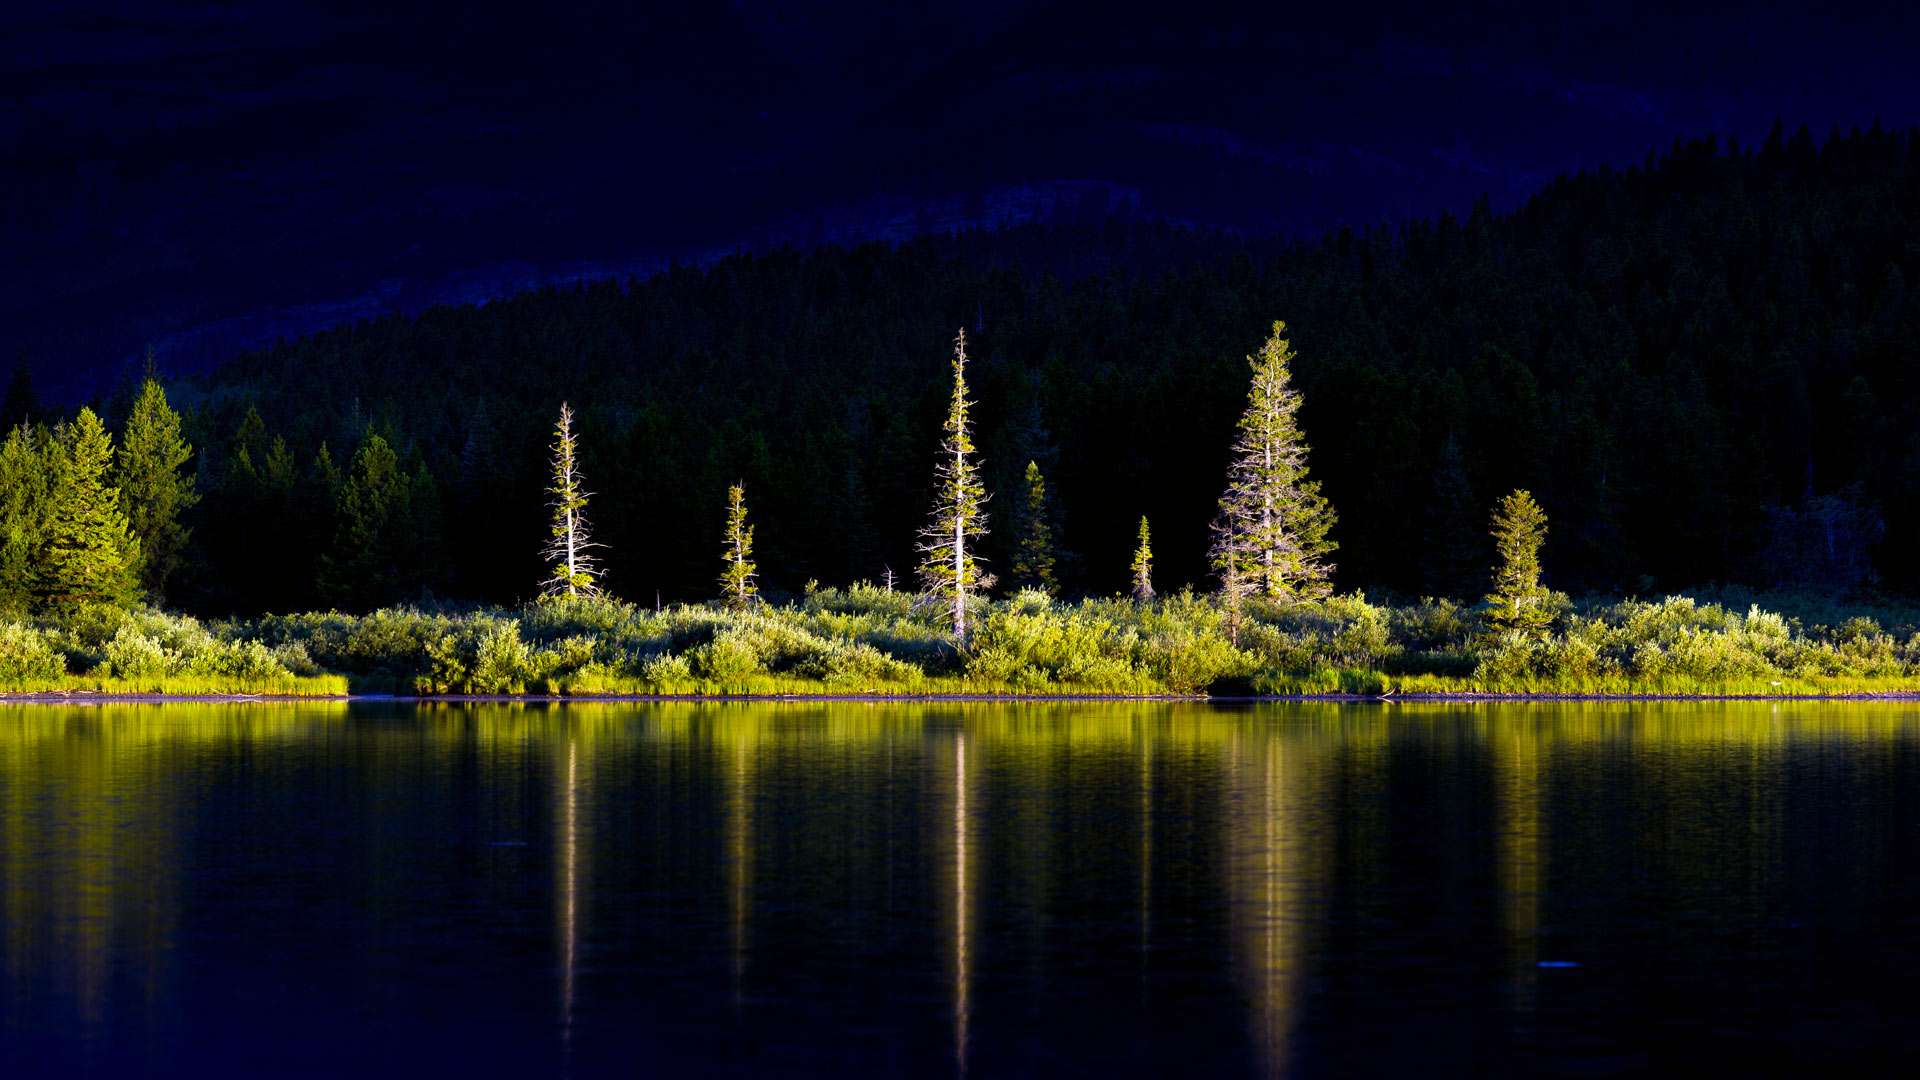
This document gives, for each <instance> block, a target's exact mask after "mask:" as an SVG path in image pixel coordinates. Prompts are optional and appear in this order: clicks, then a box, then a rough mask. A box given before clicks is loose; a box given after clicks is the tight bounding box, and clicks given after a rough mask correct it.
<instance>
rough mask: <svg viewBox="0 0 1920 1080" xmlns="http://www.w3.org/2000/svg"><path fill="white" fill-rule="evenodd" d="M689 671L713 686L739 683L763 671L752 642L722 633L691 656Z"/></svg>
mask: <svg viewBox="0 0 1920 1080" xmlns="http://www.w3.org/2000/svg"><path fill="white" fill-rule="evenodd" d="M692 660H693V670H694V671H695V672H697V673H698V674H699V676H700V677H701V678H703V679H708V680H711V681H713V682H717V683H731V682H739V681H740V680H742V679H745V678H746V677H747V676H749V675H754V674H758V673H759V672H761V671H763V670H765V668H764V667H763V666H762V665H761V663H760V654H759V653H758V652H757V651H756V650H755V649H754V642H753V641H752V640H751V639H750V638H749V637H748V636H747V635H745V634H741V633H738V632H733V631H729V632H724V633H720V634H716V635H715V636H714V639H713V640H712V641H709V642H707V643H706V644H705V645H702V646H699V647H698V648H696V649H694V650H693V653H692Z"/></svg>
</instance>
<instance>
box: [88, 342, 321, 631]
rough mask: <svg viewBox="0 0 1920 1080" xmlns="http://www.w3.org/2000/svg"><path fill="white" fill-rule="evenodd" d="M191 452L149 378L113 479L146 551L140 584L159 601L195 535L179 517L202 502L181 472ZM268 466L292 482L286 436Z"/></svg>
mask: <svg viewBox="0 0 1920 1080" xmlns="http://www.w3.org/2000/svg"><path fill="white" fill-rule="evenodd" d="M276 455H277V456H276ZM192 456H193V447H192V446H190V445H188V443H187V442H186V440H185V439H183V438H181V436H180V414H178V413H176V412H174V411H173V409H172V408H171V407H170V406H169V405H168V404H167V392H166V390H164V389H163V388H162V387H161V386H160V383H159V380H157V379H155V378H153V377H152V376H149V377H148V378H147V380H146V381H145V382H144V383H142V384H141V387H140V396H139V397H138V398H137V399H136V400H135V401H134V403H133V412H132V414H131V415H129V416H128V417H127V430H126V436H125V437H124V438H123V439H122V440H121V446H120V453H119V461H118V468H117V469H115V472H114V479H115V482H116V484H117V485H118V486H119V488H120V505H121V507H122V509H124V510H125V511H126V514H127V525H128V528H129V529H130V530H131V531H132V532H133V535H134V536H135V537H136V538H138V539H139V541H140V549H141V551H142V552H144V554H145V557H144V558H143V559H142V560H141V564H140V568H139V569H140V574H139V577H140V585H141V587H142V588H143V589H144V590H145V591H146V594H147V599H148V600H149V601H151V602H152V603H154V604H156V605H158V604H160V603H162V602H164V601H165V599H166V586H167V578H168V577H169V576H171V575H172V574H173V572H174V571H175V570H176V569H178V568H179V565H180V553H181V551H182V550H183V549H184V548H185V547H186V545H187V539H188V537H189V535H190V534H191V530H190V529H188V528H187V526H186V525H185V524H184V523H182V522H181V520H180V515H181V514H183V513H185V512H186V511H187V510H190V509H192V508H193V505H194V504H195V503H197V502H199V501H200V496H199V495H198V494H197V493H196V492H195V491H194V490H193V487H194V479H195V477H194V476H193V474H191V473H183V472H182V471H181V467H182V466H183V465H185V464H186V463H187V459H188V458H190V457H192ZM267 464H268V466H269V470H268V473H269V480H270V481H272V482H278V481H279V480H280V479H281V476H280V474H281V473H282V472H284V473H285V474H286V477H287V480H288V482H289V483H290V482H291V475H292V459H291V457H290V455H289V454H288V453H287V448H286V442H285V441H284V440H282V439H279V438H275V439H274V442H273V449H272V451H270V452H269V454H268V458H267Z"/></svg>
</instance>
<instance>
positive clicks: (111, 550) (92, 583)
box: [36, 408, 140, 608]
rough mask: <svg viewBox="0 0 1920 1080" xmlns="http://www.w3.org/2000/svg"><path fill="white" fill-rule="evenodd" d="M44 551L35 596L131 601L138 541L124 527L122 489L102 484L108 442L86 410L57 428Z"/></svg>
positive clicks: (109, 460) (108, 462)
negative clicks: (55, 475) (56, 466)
mask: <svg viewBox="0 0 1920 1080" xmlns="http://www.w3.org/2000/svg"><path fill="white" fill-rule="evenodd" d="M57 456H58V457H59V459H60V464H61V466H62V468H61V472H60V475H59V477H58V479H57V481H56V483H55V484H54V486H53V490H52V506H51V511H52V513H51V519H50V521H49V523H48V528H47V538H46V547H45V550H44V551H43V552H42V553H41V555H40V556H39V558H38V559H37V560H36V561H37V562H38V563H39V565H38V567H37V568H36V569H37V571H38V577H39V590H38V591H39V593H40V598H41V601H42V602H43V603H44V604H46V605H47V606H48V607H52V608H74V607H80V606H84V605H88V604H118V605H129V604H132V603H133V600H134V597H135V595H136V594H137V593H138V591H139V583H138V579H137V568H138V566H139V563H140V541H139V539H138V538H137V537H135V536H133V535H132V534H131V533H129V532H128V531H127V517H126V515H125V514H124V513H122V512H121V510H120V492H119V489H117V488H114V487H112V486H110V485H109V484H108V482H107V481H108V478H109V476H110V475H111V472H112V469H113V441H112V440H111V439H109V438H108V437H107V429H106V428H105V427H104V426H103V425H102V424H101V423H100V418H99V417H98V416H95V415H94V412H93V410H92V409H89V408H82V409H81V410H80V415H79V416H77V417H75V418H74V420H73V423H71V424H67V425H65V427H63V428H62V429H61V433H60V438H59V442H58V447H57Z"/></svg>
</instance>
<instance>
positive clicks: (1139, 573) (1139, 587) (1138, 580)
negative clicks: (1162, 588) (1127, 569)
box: [1133, 517, 1153, 603]
mask: <svg viewBox="0 0 1920 1080" xmlns="http://www.w3.org/2000/svg"><path fill="white" fill-rule="evenodd" d="M1133 598H1134V599H1135V600H1138V601H1140V602H1141V603H1145V602H1146V601H1148V600H1151V599H1153V544H1152V540H1151V538H1150V537H1149V535H1148V533H1147V519H1146V518H1144V517H1142V518H1141V519H1140V546H1139V547H1137V548H1135V549H1134V551H1133Z"/></svg>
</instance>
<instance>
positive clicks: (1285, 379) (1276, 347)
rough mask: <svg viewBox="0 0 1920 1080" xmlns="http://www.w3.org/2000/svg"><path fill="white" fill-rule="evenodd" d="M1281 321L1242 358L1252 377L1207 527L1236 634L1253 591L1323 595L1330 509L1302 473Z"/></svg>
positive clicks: (1289, 354) (1292, 596)
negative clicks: (1255, 352) (1222, 489)
mask: <svg viewBox="0 0 1920 1080" xmlns="http://www.w3.org/2000/svg"><path fill="white" fill-rule="evenodd" d="M1286 326H1287V324H1286V323H1283V322H1275V323H1274V324H1273V335H1272V336H1271V337H1269V338H1268V339H1267V341H1266V343H1265V344H1264V345H1262V346H1261V347H1260V355H1259V356H1258V357H1248V358H1247V362H1248V363H1249V364H1251V365H1252V367H1253V380H1252V385H1251V387H1250V389H1249V390H1248V392H1247V409H1246V412H1245V413H1243V414H1242V415H1241V417H1240V423H1239V427H1238V435H1237V436H1236V437H1235V439H1234V444H1233V463H1232V464H1231V465H1229V466H1228V469H1227V489H1226V491H1225V493H1223V494H1222V495H1221V496H1220V512H1219V516H1218V517H1217V518H1216V519H1215V520H1214V525H1213V538H1214V539H1213V549H1212V552H1211V554H1212V556H1213V565H1214V569H1215V570H1217V571H1218V572H1219V574H1220V585H1221V593H1222V595H1223V597H1224V599H1225V600H1226V604H1227V609H1228V613H1229V626H1230V627H1231V629H1232V631H1233V632H1234V633H1235V634H1236V635H1237V634H1238V630H1239V618H1240V608H1241V605H1242V603H1243V602H1244V601H1245V600H1247V599H1248V598H1250V597H1252V596H1255V595H1264V596H1267V597H1269V598H1271V599H1274V600H1282V601H1287V600H1291V601H1300V600H1316V599H1320V598H1322V597H1324V596H1326V595H1327V593H1328V591H1329V589H1330V586H1329V585H1328V582H1327V579H1328V578H1329V577H1330V576H1331V575H1332V573H1333V564H1332V563H1331V562H1328V561H1327V556H1328V555H1329V554H1331V553H1332V552H1333V550H1334V548H1335V546H1336V545H1335V544H1334V542H1333V541H1331V540H1329V539H1327V531H1328V530H1329V529H1331V528H1332V527H1333V523H1334V514H1333V508H1332V507H1330V506H1328V505H1327V500H1326V499H1324V498H1322V497H1321V495H1320V485H1319V483H1318V482H1317V481H1311V480H1308V479H1307V443H1306V439H1305V438H1304V437H1303V436H1302V434H1301V431H1300V426H1299V421H1298V419H1297V417H1296V414H1297V413H1298V412H1299V409H1300V392H1299V391H1298V390H1295V389H1293V388H1292V387H1291V386H1290V385H1289V381H1290V378H1291V373H1290V371H1289V365H1290V364H1291V362H1292V360H1293V356H1294V354H1293V350H1292V349H1291V348H1289V347H1288V344H1287V339H1286V338H1284V337H1282V336H1281V335H1282V334H1283V333H1285V332H1286Z"/></svg>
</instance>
